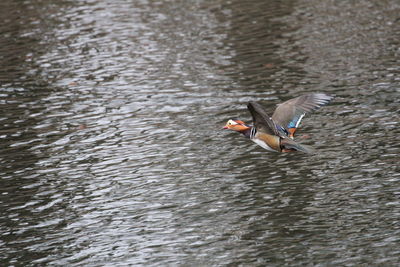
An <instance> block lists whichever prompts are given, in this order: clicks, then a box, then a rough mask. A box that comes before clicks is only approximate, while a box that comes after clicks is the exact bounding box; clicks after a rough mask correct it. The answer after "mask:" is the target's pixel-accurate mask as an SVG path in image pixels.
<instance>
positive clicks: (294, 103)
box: [272, 94, 333, 136]
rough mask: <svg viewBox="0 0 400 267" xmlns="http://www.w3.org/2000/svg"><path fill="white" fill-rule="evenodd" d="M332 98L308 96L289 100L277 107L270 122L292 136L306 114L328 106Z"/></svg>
mask: <svg viewBox="0 0 400 267" xmlns="http://www.w3.org/2000/svg"><path fill="white" fill-rule="evenodd" d="M332 98H333V97H331V96H329V95H326V94H308V95H303V96H299V97H296V98H293V99H290V100H288V101H285V102H283V103H282V104H279V105H278V107H277V108H276V109H275V112H274V114H273V115H272V120H273V121H274V122H275V123H277V124H278V125H279V126H282V127H284V128H285V129H286V130H287V131H288V132H289V134H290V135H291V136H292V135H293V134H294V131H295V130H296V128H297V127H298V126H299V124H300V121H301V119H302V118H303V117H304V115H306V113H309V112H312V111H314V110H317V109H319V108H320V107H322V106H324V105H326V104H328V103H329V101H331V99H332Z"/></svg>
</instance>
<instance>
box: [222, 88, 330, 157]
mask: <svg viewBox="0 0 400 267" xmlns="http://www.w3.org/2000/svg"><path fill="white" fill-rule="evenodd" d="M332 99H333V97H332V96H330V95H327V94H324V93H311V94H305V95H301V96H298V97H296V98H292V99H289V100H287V101H285V102H283V103H281V104H278V105H277V107H276V109H275V111H274V113H273V114H272V116H271V117H270V116H269V115H268V114H267V112H266V111H265V109H264V108H263V106H262V105H261V104H259V103H257V102H255V101H251V102H249V103H248V104H247V108H248V110H249V112H250V114H251V116H252V120H253V125H249V124H247V123H245V122H243V121H241V120H238V119H229V120H228V122H227V123H226V125H225V126H224V127H223V129H227V130H232V131H235V132H239V133H241V134H242V135H244V136H245V137H246V138H248V139H250V140H251V141H253V142H254V143H256V144H257V145H259V146H261V147H262V148H264V149H266V150H268V151H274V152H295V151H300V152H304V153H314V149H312V148H310V147H309V146H306V145H301V144H299V143H298V142H296V141H295V140H294V134H295V132H296V130H297V128H298V127H299V125H300V122H301V120H302V119H303V117H304V116H305V115H306V114H308V113H311V112H313V111H315V110H317V109H319V108H321V107H322V106H324V105H327V104H328V103H329V102H330V101H331V100H332Z"/></svg>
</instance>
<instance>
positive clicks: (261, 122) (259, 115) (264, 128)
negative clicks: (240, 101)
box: [247, 102, 279, 135]
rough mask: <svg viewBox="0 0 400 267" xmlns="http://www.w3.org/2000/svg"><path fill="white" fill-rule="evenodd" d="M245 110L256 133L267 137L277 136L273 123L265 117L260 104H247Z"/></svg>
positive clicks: (265, 114)
mask: <svg viewBox="0 0 400 267" xmlns="http://www.w3.org/2000/svg"><path fill="white" fill-rule="evenodd" d="M247 108H248V109H249V111H250V113H251V116H252V117H253V125H254V127H255V129H256V130H257V132H259V133H265V134H269V135H279V133H278V131H277V129H276V125H275V123H274V122H273V121H272V119H271V118H270V117H269V116H268V115H267V113H266V112H265V110H264V108H263V107H262V106H261V105H260V104H258V103H257V102H249V103H248V104H247Z"/></svg>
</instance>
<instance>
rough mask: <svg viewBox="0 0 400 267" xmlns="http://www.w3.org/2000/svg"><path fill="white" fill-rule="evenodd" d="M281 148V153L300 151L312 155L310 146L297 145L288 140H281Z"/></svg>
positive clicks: (312, 151) (312, 150)
mask: <svg viewBox="0 0 400 267" xmlns="http://www.w3.org/2000/svg"><path fill="white" fill-rule="evenodd" d="M281 148H282V152H290V151H301V152H304V153H307V154H313V153H314V149H312V148H311V147H310V146H307V145H300V144H299V143H296V142H295V141H293V140H292V139H289V138H283V139H281Z"/></svg>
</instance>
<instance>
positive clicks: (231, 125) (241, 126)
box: [224, 119, 250, 132]
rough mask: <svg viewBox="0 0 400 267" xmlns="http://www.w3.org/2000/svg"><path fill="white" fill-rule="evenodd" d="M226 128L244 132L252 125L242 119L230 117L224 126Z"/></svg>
mask: <svg viewBox="0 0 400 267" xmlns="http://www.w3.org/2000/svg"><path fill="white" fill-rule="evenodd" d="M224 129H228V130H232V131H236V132H243V131H246V130H248V129H250V126H248V125H246V124H245V123H244V122H243V121H241V120H234V119H230V120H229V121H228V122H227V123H226V124H225V126H224Z"/></svg>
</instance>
